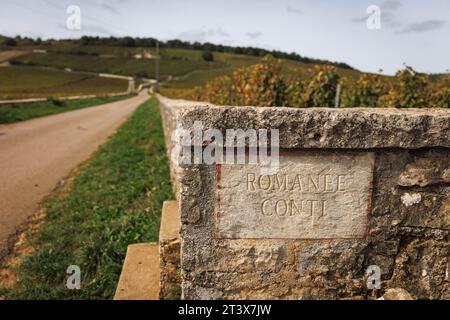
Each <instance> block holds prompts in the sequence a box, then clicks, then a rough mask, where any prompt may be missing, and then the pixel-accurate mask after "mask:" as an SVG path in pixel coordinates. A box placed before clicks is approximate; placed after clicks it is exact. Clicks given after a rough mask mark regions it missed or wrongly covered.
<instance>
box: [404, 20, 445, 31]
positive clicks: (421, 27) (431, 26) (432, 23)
mask: <svg viewBox="0 0 450 320" xmlns="http://www.w3.org/2000/svg"><path fill="white" fill-rule="evenodd" d="M444 25H445V21H444V20H433V19H432V20H425V21H422V22H418V23H410V24H408V25H406V26H405V27H404V28H403V29H402V30H400V31H398V32H396V33H397V34H405V33H413V32H426V31H431V30H435V29H439V28H442V27H443V26H444Z"/></svg>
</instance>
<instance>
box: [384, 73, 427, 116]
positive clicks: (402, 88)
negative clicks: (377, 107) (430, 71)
mask: <svg viewBox="0 0 450 320" xmlns="http://www.w3.org/2000/svg"><path fill="white" fill-rule="evenodd" d="M428 82H429V79H428V76H427V75H425V74H421V73H418V72H415V71H414V70H413V69H412V68H410V67H408V68H406V69H403V70H400V71H398V72H397V73H396V75H395V82H394V83H393V85H392V88H391V89H390V90H389V93H388V94H387V95H386V96H384V97H383V99H382V100H383V102H384V104H385V106H386V107H389V108H424V107H427V104H428V101H427V100H428V97H429V93H428Z"/></svg>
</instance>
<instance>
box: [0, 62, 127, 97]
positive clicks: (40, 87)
mask: <svg viewBox="0 0 450 320" xmlns="http://www.w3.org/2000/svg"><path fill="white" fill-rule="evenodd" d="M127 89H128V81H126V80H122V79H111V78H100V77H97V76H95V75H90V74H83V73H76V72H65V71H59V70H49V69H43V68H32V67H23V66H20V67H16V66H14V67H0V99H2V100H8V99H26V98H42V97H43V98H45V97H49V96H55V97H64V96H78V95H92V94H95V95H102V94H108V93H121V92H126V91H127Z"/></svg>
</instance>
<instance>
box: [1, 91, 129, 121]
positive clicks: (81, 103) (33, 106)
mask: <svg viewBox="0 0 450 320" xmlns="http://www.w3.org/2000/svg"><path fill="white" fill-rule="evenodd" d="M129 97H130V96H121V97H98V98H92V99H80V100H67V101H62V100H55V99H51V100H50V101H45V102H36V103H24V104H5V105H0V124H6V123H14V122H19V121H25V120H30V119H34V118H38V117H44V116H49V115H52V114H57V113H62V112H67V111H72V110H77V109H82V108H88V107H92V106H97V105H101V104H105V103H109V102H114V101H119V100H123V99H126V98H129Z"/></svg>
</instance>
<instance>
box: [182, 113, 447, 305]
mask: <svg viewBox="0 0 450 320" xmlns="http://www.w3.org/2000/svg"><path fill="white" fill-rule="evenodd" d="M178 112H179V114H178V117H177V124H178V125H180V126H182V127H183V128H185V129H188V130H193V123H194V121H202V122H203V125H204V126H205V129H208V128H215V129H219V130H222V131H224V130H225V129H238V128H240V129H243V130H246V129H248V128H254V129H278V130H279V132H280V146H281V151H282V152H281V154H280V160H281V162H280V171H279V172H278V173H277V174H276V175H271V176H265V177H264V176H263V175H261V173H260V172H259V171H258V167H257V166H256V167H255V166H253V167H252V166H251V165H235V166H230V165H212V166H208V165H187V166H184V167H183V168H180V170H179V171H178V172H177V175H174V178H175V179H176V180H177V181H178V183H179V200H180V214H181V259H182V262H181V264H182V265H181V266H182V277H183V282H182V290H183V298H185V299H242V298H244V299H348V298H355V299H356V298H376V297H379V296H380V295H382V294H383V293H384V292H385V291H386V290H387V289H389V288H398V287H400V288H403V289H406V290H407V291H408V292H409V293H411V295H412V296H413V297H414V298H416V299H450V279H449V272H450V270H449V261H450V258H449V256H450V245H449V234H450V113H449V112H448V111H447V110H393V109H336V110H335V109H287V108H253V107H185V108H181V109H179V111H178ZM296 179H298V180H297V182H296ZM314 179H315V180H314ZM296 183H297V184H296ZM374 265H375V266H378V267H379V268H380V270H381V281H382V282H381V288H380V289H373V290H372V289H369V288H368V286H367V275H366V271H367V269H368V268H369V266H374Z"/></svg>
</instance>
